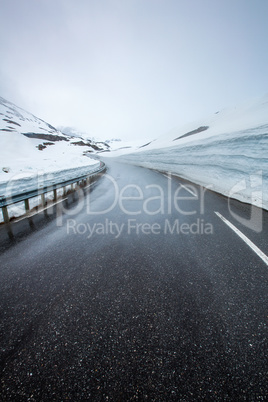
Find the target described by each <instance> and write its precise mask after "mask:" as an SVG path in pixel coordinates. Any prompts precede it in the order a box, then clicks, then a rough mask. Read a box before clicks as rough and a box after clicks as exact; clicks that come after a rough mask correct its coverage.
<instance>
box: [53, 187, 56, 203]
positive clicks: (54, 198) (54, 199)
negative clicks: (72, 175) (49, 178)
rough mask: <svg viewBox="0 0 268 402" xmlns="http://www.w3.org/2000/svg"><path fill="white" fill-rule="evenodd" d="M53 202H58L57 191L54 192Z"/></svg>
mask: <svg viewBox="0 0 268 402" xmlns="http://www.w3.org/2000/svg"><path fill="white" fill-rule="evenodd" d="M53 201H57V190H56V189H55V190H53Z"/></svg>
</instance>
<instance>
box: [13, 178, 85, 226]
mask: <svg viewBox="0 0 268 402" xmlns="http://www.w3.org/2000/svg"><path fill="white" fill-rule="evenodd" d="M90 186H91V184H88V185H87V186H85V187H83V189H84V190H86V189H88V188H89V187H90ZM66 199H67V196H64V197H62V198H61V199H60V200H58V201H53V202H52V203H50V204H48V205H46V206H45V207H44V208H41V209H37V210H35V211H32V212H29V213H28V214H26V215H23V216H21V217H18V218H15V219H14V221H13V222H14V223H17V222H20V221H23V220H24V219H27V218H32V217H33V216H35V215H38V214H40V213H41V212H44V211H45V210H47V209H48V208H51V207H54V206H55V205H57V204H60V203H61V202H63V201H65V200H66ZM37 207H38V205H37Z"/></svg>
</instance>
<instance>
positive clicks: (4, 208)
mask: <svg viewBox="0 0 268 402" xmlns="http://www.w3.org/2000/svg"><path fill="white" fill-rule="evenodd" d="M2 213H3V218H4V222H5V223H9V216H8V210H7V207H2Z"/></svg>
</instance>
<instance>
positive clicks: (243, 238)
mask: <svg viewBox="0 0 268 402" xmlns="http://www.w3.org/2000/svg"><path fill="white" fill-rule="evenodd" d="M214 212H215V214H216V215H217V216H218V217H219V218H220V219H221V220H222V221H223V222H224V223H225V224H226V225H227V226H229V227H230V228H231V229H232V230H233V231H234V232H235V233H236V234H237V235H238V236H239V237H240V238H241V239H242V240H243V241H244V242H245V243H246V244H247V245H248V246H249V247H250V248H251V249H252V250H253V251H254V252H255V253H256V254H257V255H258V256H259V257H260V258H261V259H262V260H263V261H264V262H265V264H266V265H267V266H268V257H267V255H266V254H264V252H263V251H261V250H260V249H259V247H257V246H256V245H255V244H254V243H253V242H252V241H251V240H249V238H248V237H247V236H246V235H244V233H242V232H241V231H240V230H239V229H237V227H236V226H234V225H233V224H232V223H231V222H230V221H228V219H226V218H224V216H222V215H221V214H220V213H219V212H216V211H214Z"/></svg>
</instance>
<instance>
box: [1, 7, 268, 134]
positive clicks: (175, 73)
mask: <svg viewBox="0 0 268 402" xmlns="http://www.w3.org/2000/svg"><path fill="white" fill-rule="evenodd" d="M0 20H1V23H0V96H2V97H4V98H6V99H8V100H10V101H12V102H13V103H15V104H17V105H18V106H20V107H22V108H24V109H26V110H27V111H29V112H31V113H33V114H35V115H37V116H38V117H40V118H42V119H44V120H46V121H47V122H48V123H51V124H53V125H55V126H58V125H64V126H73V127H76V128H78V129H80V130H83V131H86V132H88V134H90V135H92V136H95V137H98V138H101V139H103V140H105V139H108V138H112V137H116V138H122V139H127V138H130V139H139V138H143V139H147V138H148V139H151V138H156V137H158V136H159V135H162V134H164V133H166V132H168V131H169V130H170V129H172V128H174V127H176V126H180V125H182V124H184V123H187V122H189V121H192V120H196V119H198V118H200V117H202V116H206V115H209V114H211V113H214V112H216V111H218V110H219V109H222V108H224V107H227V106H232V105H236V104H239V103H241V102H243V101H244V100H247V99H251V98H253V97H258V96H260V97H261V96H263V95H264V94H265V93H267V92H268V22H267V21H268V0H0Z"/></svg>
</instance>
